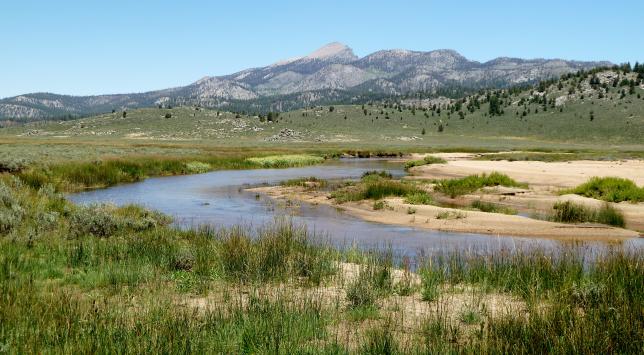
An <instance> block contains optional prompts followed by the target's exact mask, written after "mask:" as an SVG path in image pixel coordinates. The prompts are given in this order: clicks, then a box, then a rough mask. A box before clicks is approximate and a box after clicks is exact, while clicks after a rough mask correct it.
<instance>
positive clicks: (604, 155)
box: [474, 150, 644, 162]
mask: <svg viewBox="0 0 644 355" xmlns="http://www.w3.org/2000/svg"><path fill="white" fill-rule="evenodd" d="M474 159H476V160H492V161H498V160H507V161H543V162H567V161H574V160H607V161H615V160H621V159H644V152H638V151H610V150H609V151H575V150H570V151H563V152H556V151H540V152H537V151H535V152H508V153H494V154H482V155H480V156H478V157H475V158H474Z"/></svg>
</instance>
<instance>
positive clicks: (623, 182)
mask: <svg viewBox="0 0 644 355" xmlns="http://www.w3.org/2000/svg"><path fill="white" fill-rule="evenodd" d="M561 193H562V194H567V193H572V194H577V195H581V196H586V197H591V198H595V199H598V200H603V201H607V202H622V201H629V202H643V201H644V187H638V186H637V185H635V183H634V182H633V181H632V180H629V179H624V178H618V177H592V178H590V180H588V181H587V182H585V183H583V184H581V185H579V186H577V187H575V188H572V189H568V190H564V191H562V192H561Z"/></svg>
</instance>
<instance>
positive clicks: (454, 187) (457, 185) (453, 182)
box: [434, 172, 527, 198]
mask: <svg viewBox="0 0 644 355" xmlns="http://www.w3.org/2000/svg"><path fill="white" fill-rule="evenodd" d="M499 185H500V186H507V187H527V185H526V184H524V183H519V182H517V181H515V180H514V179H512V178H510V177H509V176H507V175H505V174H501V173H498V172H493V173H491V174H489V175H486V174H482V175H470V176H466V177H464V178H461V179H445V180H439V181H438V182H437V183H436V186H435V187H434V190H436V191H439V192H442V193H444V194H447V195H449V196H450V197H451V198H454V197H456V196H461V195H466V194H469V193H472V192H474V191H476V190H478V189H480V188H482V187H487V186H499Z"/></svg>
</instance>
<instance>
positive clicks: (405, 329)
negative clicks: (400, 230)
mask: <svg viewBox="0 0 644 355" xmlns="http://www.w3.org/2000/svg"><path fill="white" fill-rule="evenodd" d="M0 180H1V181H2V184H0V212H1V213H7V214H8V213H14V212H15V211H19V212H16V213H18V215H19V218H17V220H16V222H15V223H14V224H12V225H11V226H10V227H8V228H6V229H5V230H4V231H3V232H2V234H1V235H0V320H1V321H0V346H1V347H2V349H3V351H7V352H9V353H89V352H92V353H96V352H98V353H129V352H136V353H149V352H153V353H190V352H196V353H293V352H295V353H307V354H309V353H319V352H321V351H323V350H324V351H329V352H332V353H352V352H357V353H388V352H394V353H396V352H398V353H432V352H443V353H445V352H447V353H457V352H465V353H478V352H480V353H507V352H511V353H547V352H555V353H577V352H581V353H639V352H641V349H642V348H643V347H644V337H642V334H644V315H643V314H642V312H641V310H642V304H643V302H644V253H643V252H642V250H641V249H637V248H630V249H629V248H623V247H621V246H615V247H607V248H606V249H601V250H596V249H592V252H589V250H588V249H586V248H590V247H586V246H583V245H581V246H561V247H559V248H556V249H555V250H548V251H545V250H540V249H530V250H527V251H522V250H509V251H503V252H498V253H493V254H478V253H471V252H470V251H456V252H452V253H438V254H431V255H426V256H424V257H420V258H419V259H418V260H417V261H416V263H415V265H418V268H417V269H416V271H415V273H416V274H417V275H418V277H420V285H418V286H417V288H416V287H411V286H410V285H406V284H401V283H400V282H395V280H394V277H393V276H392V275H393V273H394V270H395V268H396V265H395V263H394V260H395V259H394V258H393V256H392V254H391V252H385V253H377V252H372V253H367V252H360V251H358V250H352V251H346V252H345V251H338V250H335V249H333V248H331V247H330V246H328V245H327V244H325V243H324V242H320V239H319V238H318V239H317V240H314V236H312V235H309V234H308V232H307V231H306V229H305V228H303V227H299V226H294V225H292V224H291V223H290V222H288V221H276V222H275V223H273V224H270V225H267V226H263V227H261V228H258V229H256V230H249V229H248V228H242V227H237V228H230V229H212V228H202V229H193V230H176V229H172V228H169V227H167V226H165V225H162V224H157V225H155V226H152V227H150V228H145V229H142V230H139V229H136V228H134V229H133V228H129V227H127V228H125V227H124V228H115V229H109V230H110V233H106V234H103V235H101V236H96V235H95V234H93V233H79V234H78V235H75V236H74V235H71V234H70V229H69V228H70V219H71V218H72V216H73V214H74V206H72V205H71V204H69V203H68V202H67V201H65V200H64V199H63V198H62V197H61V196H60V195H59V194H57V193H56V192H54V190H53V189H52V188H51V187H48V188H47V187H45V188H42V189H40V190H36V189H33V188H31V187H29V186H27V185H25V184H22V183H21V182H20V181H19V180H17V179H14V178H8V177H3V178H0ZM96 208H101V207H96ZM8 211H13V212H8ZM54 213H55V214H56V218H55V219H53V221H52V222H50V224H49V225H47V226H46V227H41V226H40V224H41V223H40V222H39V221H41V219H42V218H44V217H39V216H40V215H42V214H51V215H54ZM101 213H105V214H107V215H109V216H110V217H109V218H113V219H115V220H119V219H120V218H124V217H127V218H129V219H132V220H135V221H138V220H145V219H146V218H148V217H149V216H150V215H149V213H150V212H145V210H143V209H141V208H139V207H135V206H127V207H123V208H116V207H106V208H104V209H103V210H102V212H101ZM99 234H100V233H99ZM340 262H345V263H346V262H353V263H359V264H358V265H355V264H354V265H355V266H356V267H357V268H358V270H359V272H358V274H357V275H355V278H352V279H351V280H350V282H348V283H347V284H343V283H341V282H339V281H338V282H336V281H334V278H335V277H339V276H338V275H337V274H338V272H339V271H338V265H339V264H340ZM403 267H404V266H403ZM405 268H406V267H405ZM334 282H335V283H334ZM327 287H328V288H327ZM455 288H467V289H468V290H471V291H468V292H472V295H473V297H476V298H481V299H483V298H485V297H487V296H489V295H494V294H499V295H504V296H505V297H510V296H512V297H513V299H516V301H513V302H519V303H520V304H521V307H520V308H518V309H517V310H515V309H514V308H512V309H510V311H508V312H505V313H502V314H501V315H497V316H492V315H490V314H488V313H485V312H481V313H478V314H477V317H475V316H474V315H470V314H466V313H463V312H461V311H460V310H458V309H456V310H451V309H449V308H448V307H445V306H443V305H444V304H445V301H446V300H448V299H449V298H450V297H452V296H453V294H452V293H451V292H453V291H452V290H453V289H455ZM307 291H315V292H312V293H310V294H309V293H307ZM327 291H328V292H330V293H327ZM332 291H333V292H337V293H333V292H332ZM329 294H331V295H336V294H337V295H339V296H328V295H329ZM393 295H397V296H396V297H403V298H404V299H405V300H408V301H409V302H412V301H411V300H413V302H422V304H419V303H413V302H412V303H409V304H408V305H409V306H410V307H409V308H405V307H397V308H385V307H382V306H380V305H381V303H382V304H384V303H386V302H390V301H391V298H392V296H393ZM334 297H341V298H342V299H341V300H336V299H335V298H334ZM418 298H420V299H422V300H420V299H418ZM325 304H326V305H325ZM341 305H342V306H341ZM344 305H347V307H344ZM421 306H428V307H430V308H431V309H432V312H431V313H430V314H428V315H427V319H426V320H425V321H423V322H420V324H419V325H418V326H415V325H413V324H414V322H407V323H405V322H402V321H401V319H407V317H410V316H411V317H414V316H418V315H416V314H415V313H413V311H411V313H410V309H416V308H423V307H421ZM508 307H509V306H508ZM472 309H474V308H472ZM476 309H477V310H478V308H476ZM465 312H467V310H466V311H465ZM478 317H480V318H478ZM346 319H349V320H350V321H351V324H350V326H349V329H347V328H346V327H343V326H342V324H343V320H346ZM479 321H480V323H481V324H484V326H483V327H481V328H480V329H472V327H475V325H471V324H469V323H479ZM345 332H346V333H345ZM401 334H408V335H409V337H408V338H407V337H405V341H404V342H403V338H402V337H400V336H399V335H401ZM347 339H349V340H347Z"/></svg>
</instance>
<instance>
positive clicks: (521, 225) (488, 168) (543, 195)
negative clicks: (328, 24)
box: [250, 153, 644, 241]
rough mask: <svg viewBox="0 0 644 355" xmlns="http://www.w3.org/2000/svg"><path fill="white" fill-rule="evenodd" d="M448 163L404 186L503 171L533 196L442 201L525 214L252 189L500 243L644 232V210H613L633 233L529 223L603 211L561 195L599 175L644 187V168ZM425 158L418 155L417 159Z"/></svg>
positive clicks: (461, 158)
mask: <svg viewBox="0 0 644 355" xmlns="http://www.w3.org/2000/svg"><path fill="white" fill-rule="evenodd" d="M434 155H436V156H441V157H443V158H445V159H446V160H447V161H448V162H447V163H446V164H433V165H425V166H420V167H416V168H413V169H411V172H410V175H409V176H407V177H405V179H415V180H431V179H441V178H459V177H464V176H467V175H472V174H481V173H490V172H493V171H497V172H500V173H504V174H507V175H508V176H510V177H512V178H514V179H515V180H517V181H521V182H527V183H528V184H529V188H528V189H509V188H504V187H498V188H488V189H483V190H481V191H477V192H476V193H473V194H471V195H465V196H460V197H457V198H456V199H450V198H449V197H445V196H439V198H440V199H441V200H442V201H441V202H445V203H446V204H448V205H449V206H454V207H467V206H469V205H470V204H471V202H472V201H474V200H479V199H480V200H483V201H486V202H491V203H494V204H497V205H500V206H505V207H510V208H513V209H515V210H517V211H518V212H519V213H520V214H522V215H523V216H521V215H506V214H500V213H487V212H481V211H478V210H463V209H461V208H448V207H439V206H434V205H409V204H405V203H404V201H403V199H402V198H386V199H384V200H383V201H385V203H386V206H387V207H386V208H384V209H381V210H374V209H373V201H371V200H366V201H359V202H348V203H344V204H341V205H338V204H335V202H334V200H333V199H330V198H329V193H328V192H323V191H317V190H315V189H305V188H302V187H283V186H273V187H259V188H254V189H250V191H254V192H257V193H262V194H265V195H267V196H269V197H271V198H275V199H280V200H294V201H302V202H307V203H312V204H324V205H332V206H334V207H337V208H340V209H342V210H343V211H345V212H346V213H348V214H350V215H352V216H355V217H358V218H362V219H364V220H367V221H371V222H377V223H385V224H395V225H401V226H411V227H418V228H425V229H432V230H439V231H447V232H462V233H479V234H490V235H499V236H520V237H532V238H551V239H558V240H582V239H583V240H603V241H619V240H624V239H626V238H637V237H640V236H641V234H640V232H638V231H644V203H636V204H635V203H628V202H623V203H619V204H612V205H613V206H614V207H615V208H616V209H618V210H619V211H620V212H622V214H623V215H624V218H625V220H626V227H627V228H628V229H622V228H615V227H611V226H606V225H601V224H591V223H583V224H567V223H556V222H549V221H545V220H541V219H534V218H528V217H525V216H528V215H534V214H547V213H548V212H549V211H550V210H551V209H552V205H553V204H554V203H556V202H557V201H565V200H571V201H574V202H575V203H579V204H583V205H587V206H591V207H600V206H601V205H602V204H603V203H604V202H603V201H598V200H594V199H591V198H585V197H582V196H577V195H562V196H560V195H558V193H557V191H559V190H560V189H562V188H568V187H573V186H576V185H578V184H581V183H583V182H585V181H587V180H588V178H590V177H592V176H618V177H624V178H628V179H631V180H633V181H635V182H636V184H638V185H642V184H644V162H643V161H637V160H627V161H585V160H584V161H570V162H541V161H513V162H510V161H483V160H472V158H473V157H475V156H476V154H472V153H442V154H441V153H439V154H434ZM419 157H421V155H414V156H413V158H414V159H417V158H419Z"/></svg>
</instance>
